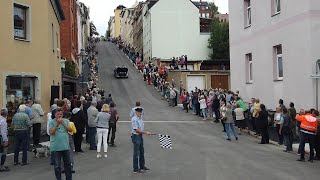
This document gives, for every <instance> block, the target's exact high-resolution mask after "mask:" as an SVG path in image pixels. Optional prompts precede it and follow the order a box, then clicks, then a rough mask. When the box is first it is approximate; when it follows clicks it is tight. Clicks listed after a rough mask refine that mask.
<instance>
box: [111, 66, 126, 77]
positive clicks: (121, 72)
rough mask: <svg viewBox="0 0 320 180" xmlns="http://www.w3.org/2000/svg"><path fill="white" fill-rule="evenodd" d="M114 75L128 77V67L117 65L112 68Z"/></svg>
mask: <svg viewBox="0 0 320 180" xmlns="http://www.w3.org/2000/svg"><path fill="white" fill-rule="evenodd" d="M114 77H116V78H128V77H129V76H128V68H126V67H125V66H122V67H120V66H117V67H116V68H115V69H114Z"/></svg>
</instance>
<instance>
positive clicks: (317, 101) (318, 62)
mask: <svg viewBox="0 0 320 180" xmlns="http://www.w3.org/2000/svg"><path fill="white" fill-rule="evenodd" d="M319 64H320V59H318V60H317V64H316V75H318V73H319ZM318 81H319V78H317V79H316V109H317V110H318V106H319V105H318V104H319V99H318V98H319V97H318V96H319V92H318V89H319V87H318Z"/></svg>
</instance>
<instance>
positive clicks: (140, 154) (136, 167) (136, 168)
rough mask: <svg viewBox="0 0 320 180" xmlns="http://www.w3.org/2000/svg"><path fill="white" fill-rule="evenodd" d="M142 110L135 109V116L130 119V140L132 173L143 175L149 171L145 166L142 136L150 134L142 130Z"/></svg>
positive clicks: (139, 108)
mask: <svg viewBox="0 0 320 180" xmlns="http://www.w3.org/2000/svg"><path fill="white" fill-rule="evenodd" d="M142 111H143V108H141V107H137V108H135V113H136V114H135V116H134V117H133V118H132V119H131V134H132V135H131V140H132V142H133V173H143V172H144V171H148V170H150V169H149V168H147V167H146V166H145V159H144V147H143V137H142V135H143V134H145V135H151V133H150V132H148V131H145V130H144V123H143V120H142V116H141V115H142Z"/></svg>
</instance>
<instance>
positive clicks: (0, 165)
mask: <svg viewBox="0 0 320 180" xmlns="http://www.w3.org/2000/svg"><path fill="white" fill-rule="evenodd" d="M7 115H8V110H7V109H1V111H0V157H1V158H0V172H1V171H9V168H8V167H7V166H4V163H5V161H6V157H7V152H8V146H9V141H8V124H7Z"/></svg>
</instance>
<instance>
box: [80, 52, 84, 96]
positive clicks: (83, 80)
mask: <svg viewBox="0 0 320 180" xmlns="http://www.w3.org/2000/svg"><path fill="white" fill-rule="evenodd" d="M81 59H82V61H81V63H82V83H81V86H82V88H81V89H82V90H81V92H82V93H81V94H82V96H84V94H83V82H84V72H83V71H84V67H83V66H84V63H83V57H82V58H81Z"/></svg>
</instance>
